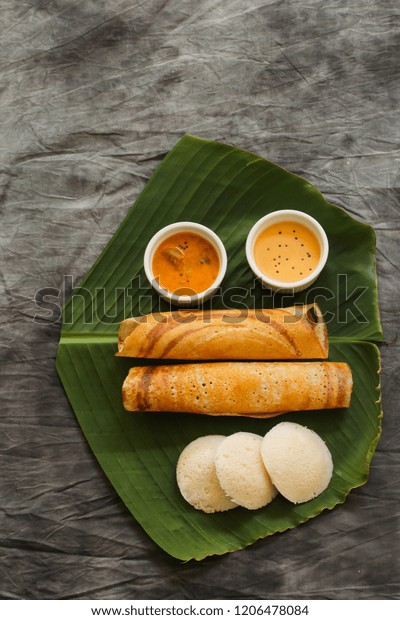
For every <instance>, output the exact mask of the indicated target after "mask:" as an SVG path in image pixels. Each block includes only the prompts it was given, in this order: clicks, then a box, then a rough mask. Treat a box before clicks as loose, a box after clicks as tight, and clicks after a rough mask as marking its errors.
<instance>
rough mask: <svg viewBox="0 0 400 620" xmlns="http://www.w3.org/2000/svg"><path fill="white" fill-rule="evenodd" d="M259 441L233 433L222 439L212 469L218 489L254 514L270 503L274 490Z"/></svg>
mask: <svg viewBox="0 0 400 620" xmlns="http://www.w3.org/2000/svg"><path fill="white" fill-rule="evenodd" d="M261 443H262V437H260V435H255V434H254V433H245V432H240V433H234V434H233V435H230V436H229V437H227V438H226V439H224V440H223V441H222V442H221V443H220V444H219V446H218V447H217V451H216V454H215V468H216V471H217V476H218V480H219V482H220V485H221V487H222V488H223V490H224V491H225V493H226V494H227V495H229V497H231V498H232V500H233V501H234V502H235V503H236V504H239V506H243V507H244V508H248V509H249V510H257V509H258V508H262V507H263V506H266V505H267V504H269V502H271V501H272V500H273V499H274V497H275V496H276V494H277V490H276V489H275V487H274V485H273V484H272V482H271V478H270V477H269V475H268V472H267V470H266V469H265V466H264V463H263V460H262V458H261Z"/></svg>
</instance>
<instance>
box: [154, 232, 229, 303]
mask: <svg viewBox="0 0 400 620" xmlns="http://www.w3.org/2000/svg"><path fill="white" fill-rule="evenodd" d="M181 231H188V232H194V233H196V234H198V235H200V236H202V237H203V238H205V239H207V241H209V242H210V243H211V244H212V245H213V246H214V248H215V249H216V250H217V253H218V257H219V261H220V265H219V271H218V275H217V277H216V278H215V280H214V282H213V283H212V284H211V286H209V287H208V288H207V289H206V290H204V291H201V293H197V294H196V295H176V294H175V293H171V292H170V291H168V290H167V289H165V288H163V287H162V286H160V284H159V283H158V282H157V280H156V279H155V277H154V273H153V269H152V260H153V255H154V252H155V250H156V248H157V247H158V246H159V244H160V243H161V242H162V241H164V239H166V238H167V237H169V236H171V235H172V234H174V233H177V232H181ZM143 266H144V271H145V274H146V277H147V279H148V281H149V282H150V284H151V286H152V287H153V288H154V290H155V291H156V292H157V293H158V294H159V295H160V297H163V298H164V299H166V300H167V301H170V302H171V303H172V304H174V305H178V306H180V305H194V304H200V303H201V302H202V301H206V299H209V298H210V297H212V296H213V295H214V294H215V293H216V291H217V289H218V287H219V286H220V284H221V282H222V280H223V279H224V277H225V274H226V270H227V266H228V258H227V254H226V249H225V246H224V244H223V243H222V241H221V239H220V238H219V237H218V235H217V234H216V233H215V232H214V231H213V230H211V228H208V227H207V226H204V224H199V223H198V222H189V221H183V222H174V223H173V224H168V225H167V226H164V227H163V228H160V230H158V231H157V232H156V233H155V234H154V235H153V236H152V237H151V239H150V241H149V242H148V244H147V246H146V250H145V252H144V259H143Z"/></svg>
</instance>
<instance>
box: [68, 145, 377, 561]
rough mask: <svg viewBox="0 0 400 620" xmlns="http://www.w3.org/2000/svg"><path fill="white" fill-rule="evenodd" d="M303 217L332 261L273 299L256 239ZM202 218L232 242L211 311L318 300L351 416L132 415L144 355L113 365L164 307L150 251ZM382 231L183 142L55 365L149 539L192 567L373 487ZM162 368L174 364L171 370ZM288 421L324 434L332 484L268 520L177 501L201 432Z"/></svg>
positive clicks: (78, 305)
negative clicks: (277, 213)
mask: <svg viewBox="0 0 400 620" xmlns="http://www.w3.org/2000/svg"><path fill="white" fill-rule="evenodd" d="M281 208H293V209H298V210H301V211H304V212H306V213H309V214H310V215H312V216H313V217H315V218H316V219H317V220H318V221H319V222H320V223H321V224H322V226H323V227H324V228H325V231H326V233H327V235H328V238H329V243H330V254H329V259H328V262H327V265H326V267H325V269H324V270H323V272H322V274H321V275H320V277H319V278H318V280H317V282H316V283H315V284H314V285H313V286H312V287H311V288H310V289H308V290H307V291H305V292H302V293H299V294H297V295H295V296H293V297H290V298H288V297H285V298H284V299H283V298H281V297H280V296H279V295H272V294H271V293H270V291H268V290H267V289H264V288H263V287H262V286H261V285H260V284H259V283H257V282H255V281H254V278H253V275H252V273H251V271H250V269H249V267H248V265H247V262H246V258H245V249H244V248H245V239H246V236H247V234H248V232H249V230H250V228H251V227H252V225H253V224H254V222H255V221H257V220H258V219H259V218H260V217H262V216H263V215H265V214H266V213H269V212H270V211H273V210H276V209H281ZM183 220H191V221H196V222H200V223H203V224H205V225H207V226H209V227H210V228H212V229H213V230H215V232H216V233H217V234H218V235H219V236H220V237H221V239H222V240H223V242H224V243H225V246H226V249H227V253H228V271H227V275H226V277H225V279H224V282H223V283H222V288H221V291H220V293H219V294H217V295H216V296H215V297H214V298H213V299H212V300H211V301H210V302H209V305H211V304H212V307H215V308H217V307H226V306H227V305H228V306H230V307H242V308H243V307H261V306H262V307H273V306H281V305H289V304H293V303H303V302H306V303H311V302H312V301H317V302H318V303H319V305H320V306H321V308H322V310H323V312H324V314H325V318H326V321H327V323H328V332H329V336H330V359H331V360H334V361H346V362H348V363H349V364H350V366H351V369H352V372H353V378H354V390H353V397H352V404H351V407H350V408H349V409H345V410H332V411H318V412H296V413H291V414H285V415H284V416H280V417H279V418H275V419H272V420H253V419H245V418H242V417H238V418H231V417H228V418H227V417H220V418H216V417H214V416H213V417H207V416H193V415H189V414H172V413H159V414H143V413H138V414H128V413H127V412H126V411H125V410H124V409H123V407H122V403H121V385H122V382H123V379H124V378H125V376H126V374H127V372H128V369H129V368H130V367H131V366H133V365H135V364H140V365H142V364H143V363H152V364H154V363H157V361H148V362H143V360H136V359H124V358H116V357H114V353H115V351H116V343H117V337H116V334H117V331H118V326H119V322H120V321H121V320H122V319H123V318H126V317H127V316H132V315H133V316H135V315H138V314H144V313H146V312H149V311H154V310H163V309H167V308H168V307H167V306H166V304H165V302H162V301H160V299H159V298H158V296H157V295H156V294H155V293H154V292H153V291H152V289H151V287H150V285H149V283H148V282H147V281H146V278H145V276H144V272H143V253H144V249H145V247H146V245H147V242H148V241H149V239H150V238H151V236H152V235H153V234H154V233H155V232H156V231H157V230H158V229H159V228H161V227H162V226H165V225H167V224H170V223H172V222H175V221H183ZM381 340H382V330H381V326H380V320H379V310H378V301H377V283H376V271H375V236H374V232H373V230H372V229H371V228H370V227H369V226H366V225H365V224H362V223H360V222H357V221H356V220H354V219H353V218H351V217H350V216H349V215H347V214H346V213H345V212H344V211H343V210H342V209H339V208H338V207H335V206H334V205H331V204H330V203H328V202H327V201H326V200H325V199H324V198H323V196H322V195H321V194H320V193H319V192H318V190H316V189H315V188H314V187H313V186H312V185H311V184H310V183H308V182H307V181H305V180H304V179H302V178H300V177H298V176H296V175H293V174H291V173H289V172H287V171H286V170H284V169H282V168H280V167H279V166H277V165H275V164H273V163H271V162H268V161H266V160H264V159H262V158H260V157H257V156H255V155H253V154H251V153H247V152H245V151H242V150H240V149H237V148H234V147H232V146H228V145H224V144H220V143H216V142H212V141H208V140H204V139H200V138H196V137H193V136H185V137H184V138H182V139H181V140H180V141H179V142H178V144H177V145H176V146H175V147H174V148H173V149H172V151H171V152H170V153H169V154H168V155H167V157H166V158H165V159H164V160H163V161H162V163H161V164H160V165H159V167H158V168H157V170H156V171H155V173H154V174H153V176H152V177H151V179H150V181H149V182H148V183H147V185H146V187H145V189H144V190H143V192H142V193H141V195H140V196H139V198H138V199H137V201H136V203H135V204H134V206H133V207H132V208H131V210H130V211H129V213H128V215H127V216H126V218H125V219H124V221H123V222H122V223H121V225H120V227H119V228H118V230H117V232H116V233H115V235H114V236H113V238H112V239H111V241H110V243H109V244H108V245H107V247H106V248H105V250H104V251H103V253H102V254H101V256H100V257H99V259H98V260H97V261H96V263H95V264H94V266H93V267H92V269H91V270H90V271H89V273H88V274H87V276H86V278H85V279H84V281H83V282H82V283H81V285H80V287H79V288H78V289H77V290H76V291H74V294H73V295H72V296H71V298H70V299H69V301H68V302H67V304H66V306H65V308H64V310H63V327H62V332H61V339H60V345H59V350H58V355H57V369H58V372H59V375H60V377H61V380H62V382H63V385H64V388H65V391H66V393H67V395H68V398H69V400H70V402H71V405H72V407H73V409H74V412H75V415H76V417H77V419H78V421H79V423H80V425H81V427H82V430H83V433H84V434H85V436H86V439H87V440H88V442H89V445H90V446H91V448H92V450H93V453H94V454H95V456H96V458H97V460H98V462H99V463H100V465H101V467H102V469H103V471H104V472H105V474H106V476H107V477H108V478H109V480H110V482H111V483H112V485H113V486H114V488H115V490H116V491H117V493H118V494H119V495H120V497H121V499H122V500H123V502H124V503H125V505H126V506H127V508H128V509H129V510H130V512H131V513H132V514H133V516H134V517H135V518H136V519H137V521H138V522H139V523H140V524H141V525H142V527H143V528H144V529H145V530H146V532H147V533H148V534H149V535H150V536H151V538H152V539H153V540H154V541H155V542H156V543H157V544H158V545H159V546H160V547H161V548H163V549H164V550H165V551H167V552H168V553H169V554H170V555H172V556H174V557H176V558H179V559H181V560H188V559H191V558H195V559H197V560H200V559H202V558H204V557H206V556H208V555H211V554H222V553H226V552H229V551H234V550H236V549H240V548H242V547H244V546H246V545H249V544H251V543H253V542H254V541H256V540H257V539H259V538H263V537H265V536H269V535H271V534H273V533H275V532H283V531H285V530H287V529H289V528H292V527H295V526H297V525H298V524H300V523H302V522H304V521H306V520H308V519H310V518H312V517H315V516H316V515H318V514H319V513H320V512H321V511H323V510H324V509H331V508H333V507H334V506H335V505H337V504H339V503H341V502H343V501H344V499H345V497H346V495H347V494H348V493H349V491H350V490H351V489H353V488H355V487H357V486H360V485H361V484H364V483H365V482H366V480H367V478H368V471H369V464H370V461H371V458H372V456H373V453H374V451H375V448H376V445H377V442H378V439H379V435H380V428H381V427H380V424H381V415H382V413H381V408H380V392H379V390H380V384H379V351H378V349H377V347H376V346H375V345H374V344H373V343H372V342H379V341H381ZM164 363H165V362H164ZM282 420H292V421H297V422H299V423H300V424H305V425H306V426H308V427H309V428H312V429H314V430H315V431H316V432H318V433H319V434H320V435H321V436H322V438H323V439H324V440H325V441H326V443H327V445H328V447H329V449H330V450H331V452H332V456H333V460H334V475H333V478H332V480H331V483H330V485H329V487H328V488H327V489H326V491H325V492H324V493H322V494H321V495H320V496H318V497H317V498H315V499H314V500H312V501H310V502H307V503H305V504H301V505H298V506H295V505H293V504H290V503H289V502H287V501H286V500H285V499H284V498H282V497H278V498H276V499H275V500H274V501H273V502H272V503H271V504H270V505H269V506H267V507H265V508H263V509H261V510H258V511H254V512H253V511H247V510H244V509H240V508H237V509H235V510H232V511H229V512H227V513H221V514H215V515H208V514H207V515H206V514H203V513H201V512H199V511H196V510H195V509H194V508H192V507H191V506H189V505H188V504H187V503H186V502H185V501H184V500H183V499H182V497H181V496H180V493H179V491H178V488H177V485H176V481H175V467H176V462H177V459H178V456H179V454H180V452H181V450H182V449H183V448H184V447H185V445H187V443H188V442H189V441H191V440H193V439H194V438H196V437H199V436H201V435H206V434H209V433H221V434H225V435H228V434H230V433H233V432H236V431H238V430H247V431H251V432H255V433H258V434H260V435H263V434H265V433H266V432H267V431H268V430H269V429H270V428H271V427H272V426H273V425H274V424H276V423H277V422H278V421H282Z"/></svg>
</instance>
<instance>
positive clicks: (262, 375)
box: [122, 362, 352, 418]
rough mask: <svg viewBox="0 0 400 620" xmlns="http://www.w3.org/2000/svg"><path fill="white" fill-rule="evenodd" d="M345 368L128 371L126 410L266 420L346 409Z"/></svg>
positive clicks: (348, 379)
mask: <svg viewBox="0 0 400 620" xmlns="http://www.w3.org/2000/svg"><path fill="white" fill-rule="evenodd" d="M351 390H352V375H351V370H350V368H349V366H348V365H347V364H345V363H339V362H291V363H285V362H215V363H212V362H211V363H199V364H180V365H175V364H174V365H168V366H146V367H135V368H131V369H130V371H129V375H128V376H127V378H126V379H125V381H124V384H123V388H122V399H123V404H124V407H125V409H126V410H128V411H171V412H187V413H203V414H207V415H244V416H249V417H258V418H268V417H271V416H273V415H277V414H279V413H284V412H287V411H297V410H309V409H332V408H336V407H348V406H349V405H350V397H351Z"/></svg>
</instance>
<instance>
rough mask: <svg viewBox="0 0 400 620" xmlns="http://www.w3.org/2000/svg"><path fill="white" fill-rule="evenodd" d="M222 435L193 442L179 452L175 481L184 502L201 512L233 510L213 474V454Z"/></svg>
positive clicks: (233, 505) (234, 506)
mask: <svg viewBox="0 0 400 620" xmlns="http://www.w3.org/2000/svg"><path fill="white" fill-rule="evenodd" d="M224 439H225V436H224V435H206V436H204V437H199V438H198V439H195V440H194V441H192V442H191V443H190V444H188V445H187V446H186V448H185V449H184V450H183V451H182V453H181V455H180V457H179V459H178V463H177V466H176V480H177V483H178V487H179V490H180V492H181V493H182V495H183V497H184V498H185V500H186V501H187V502H188V503H189V504H191V505H192V506H194V507H195V508H197V509H198V510H203V512H223V511H225V510H230V509H231V508H236V506H237V504H235V503H234V502H233V501H232V500H231V499H230V498H229V497H228V496H227V495H226V494H225V492H224V491H223V490H222V487H221V485H220V483H219V481H218V478H217V474H216V471H215V462H214V459H215V453H216V450H217V448H218V446H219V445H220V443H221V442H222V441H223V440H224Z"/></svg>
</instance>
